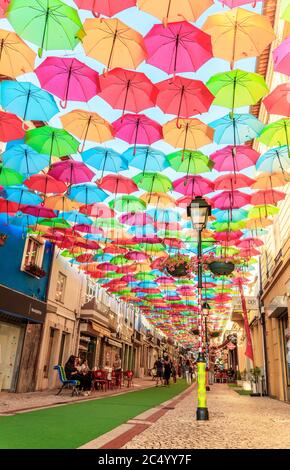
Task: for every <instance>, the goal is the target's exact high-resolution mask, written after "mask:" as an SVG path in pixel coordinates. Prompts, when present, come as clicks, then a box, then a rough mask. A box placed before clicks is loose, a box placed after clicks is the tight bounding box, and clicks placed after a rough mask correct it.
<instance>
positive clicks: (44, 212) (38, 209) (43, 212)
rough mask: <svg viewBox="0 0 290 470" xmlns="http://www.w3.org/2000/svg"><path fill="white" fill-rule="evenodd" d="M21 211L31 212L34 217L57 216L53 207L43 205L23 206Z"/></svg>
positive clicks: (49, 217) (46, 217) (24, 212)
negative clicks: (48, 207)
mask: <svg viewBox="0 0 290 470" xmlns="http://www.w3.org/2000/svg"><path fill="white" fill-rule="evenodd" d="M21 212H23V214H29V215H33V216H34V217H39V218H45V219H51V218H53V217H56V214H55V212H54V211H53V210H52V209H47V208H46V207H42V206H23V207H22V208H21Z"/></svg>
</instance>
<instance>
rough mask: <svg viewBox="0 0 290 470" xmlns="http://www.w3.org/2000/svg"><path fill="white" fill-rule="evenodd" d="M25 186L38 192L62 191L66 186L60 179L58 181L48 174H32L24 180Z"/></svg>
mask: <svg viewBox="0 0 290 470" xmlns="http://www.w3.org/2000/svg"><path fill="white" fill-rule="evenodd" d="M24 184H25V186H27V187H28V188H29V189H32V190H33V191H37V192H39V193H43V194H48V193H55V194H57V193H58V194H59V193H64V192H65V191H66V190H67V186H66V185H65V183H63V182H62V181H59V180H57V179H55V178H53V177H52V176H50V175H48V174H45V175H43V174H40V175H33V176H31V177H30V178H29V179H27V180H25V181H24Z"/></svg>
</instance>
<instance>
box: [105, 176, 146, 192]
mask: <svg viewBox="0 0 290 470" xmlns="http://www.w3.org/2000/svg"><path fill="white" fill-rule="evenodd" d="M97 185H98V186H99V188H101V189H106V190H107V191H110V192H111V193H114V194H131V193H134V192H135V191H138V186H137V185H136V184H135V183H134V181H132V180H131V179H130V178H127V177H126V176H122V175H107V176H104V178H102V179H101V180H99V181H97Z"/></svg>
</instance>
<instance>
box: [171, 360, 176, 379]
mask: <svg viewBox="0 0 290 470" xmlns="http://www.w3.org/2000/svg"><path fill="white" fill-rule="evenodd" d="M171 375H172V378H173V382H174V383H175V384H176V378H177V364H176V362H175V361H174V362H173V363H172V366H171Z"/></svg>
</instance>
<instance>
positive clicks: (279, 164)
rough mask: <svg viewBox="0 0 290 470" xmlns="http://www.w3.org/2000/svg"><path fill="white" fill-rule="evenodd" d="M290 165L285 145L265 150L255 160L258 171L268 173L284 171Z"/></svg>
mask: <svg viewBox="0 0 290 470" xmlns="http://www.w3.org/2000/svg"><path fill="white" fill-rule="evenodd" d="M289 167H290V160H289V157H288V148H287V146H286V145H284V146H282V147H275V148H272V149H269V150H267V152H265V153H263V155H261V156H260V157H259V159H258V160H257V162H256V168H257V170H259V171H265V172H268V173H273V172H276V171H277V172H279V171H282V173H283V172H285V171H286V170H287V169H288V168H289Z"/></svg>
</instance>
